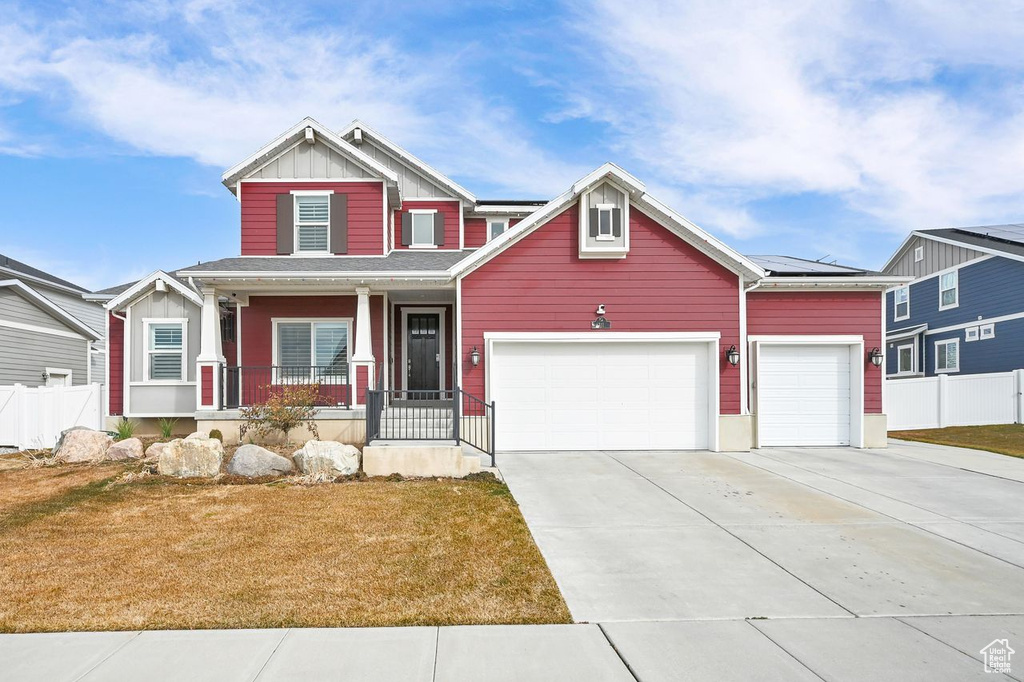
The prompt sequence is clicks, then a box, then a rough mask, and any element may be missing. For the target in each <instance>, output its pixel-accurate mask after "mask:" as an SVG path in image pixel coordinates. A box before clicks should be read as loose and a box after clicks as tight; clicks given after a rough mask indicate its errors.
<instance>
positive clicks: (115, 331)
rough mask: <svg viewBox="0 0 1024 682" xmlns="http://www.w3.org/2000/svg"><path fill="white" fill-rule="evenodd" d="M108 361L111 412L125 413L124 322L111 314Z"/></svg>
mask: <svg viewBox="0 0 1024 682" xmlns="http://www.w3.org/2000/svg"><path fill="white" fill-rule="evenodd" d="M107 362H108V363H109V367H110V384H109V385H108V386H107V391H108V392H109V396H110V414H113V415H119V414H123V413H124V322H122V321H121V319H120V318H118V317H114V315H113V314H110V335H109V338H107Z"/></svg>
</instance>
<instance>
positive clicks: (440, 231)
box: [434, 211, 444, 246]
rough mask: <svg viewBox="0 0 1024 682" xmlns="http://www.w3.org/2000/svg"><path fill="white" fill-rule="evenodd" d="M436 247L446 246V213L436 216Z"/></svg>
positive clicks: (439, 213)
mask: <svg viewBox="0 0 1024 682" xmlns="http://www.w3.org/2000/svg"><path fill="white" fill-rule="evenodd" d="M434 246H444V213H441V212H440V211H438V212H437V213H435V214H434Z"/></svg>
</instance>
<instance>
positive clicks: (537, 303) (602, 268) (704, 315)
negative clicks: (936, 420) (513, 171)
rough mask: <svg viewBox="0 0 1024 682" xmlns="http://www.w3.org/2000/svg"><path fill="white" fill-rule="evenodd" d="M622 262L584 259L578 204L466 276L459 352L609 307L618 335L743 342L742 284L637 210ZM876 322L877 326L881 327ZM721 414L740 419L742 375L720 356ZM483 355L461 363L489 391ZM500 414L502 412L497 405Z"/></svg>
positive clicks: (572, 323) (471, 386) (586, 327)
mask: <svg viewBox="0 0 1024 682" xmlns="http://www.w3.org/2000/svg"><path fill="white" fill-rule="evenodd" d="M629 223H630V225H629V226H630V250H629V254H628V255H627V256H626V258H624V259H621V260H619V259H609V260H603V259H587V260H584V259H580V258H579V209H578V205H573V206H571V207H570V208H568V209H566V210H565V211H563V212H562V213H560V214H559V215H557V216H555V217H554V218H552V219H551V220H550V221H549V222H548V223H546V224H544V225H542V226H541V227H540V228H538V229H537V230H536V231H535V232H533V233H532V234H531V235H529V236H528V237H525V238H524V239H522V241H520V242H519V243H517V244H515V245H514V246H512V247H510V248H508V249H507V250H506V251H504V252H503V253H501V254H499V255H498V256H495V257H494V258H493V259H492V260H490V261H488V262H487V263H485V264H484V265H483V266H481V267H480V268H479V269H478V270H476V271H474V272H472V273H470V274H469V275H467V276H466V277H465V278H464V279H463V280H462V352H463V354H464V355H465V354H468V353H469V352H470V349H472V348H473V346H477V347H478V348H480V351H481V353H483V352H484V348H485V345H484V333H485V332H578V333H586V334H595V335H600V334H601V333H602V331H601V330H592V329H591V326H590V325H591V322H592V321H593V320H594V317H595V315H594V311H595V309H596V308H597V306H598V304H601V303H603V304H604V305H605V308H606V310H607V314H606V317H607V318H608V320H609V321H610V322H611V324H612V327H611V331H615V332H701V331H705V332H708V331H717V332H720V333H721V335H722V337H721V341H720V344H721V347H722V348H728V347H729V346H730V345H732V344H737V345H739V278H738V276H737V275H736V274H735V273H733V272H731V271H729V270H728V269H727V268H725V267H724V266H722V265H721V264H719V263H718V262H716V261H715V260H713V259H712V258H710V257H708V256H706V255H704V254H703V253H701V252H700V251H698V250H697V249H695V248H694V247H692V246H690V245H689V244H687V243H686V242H684V241H683V240H682V239H680V238H679V237H677V236H676V235H675V234H673V233H671V232H669V231H668V230H667V229H666V228H664V227H662V226H661V225H659V224H658V223H657V222H656V221H654V220H653V219H652V218H650V217H649V216H647V215H645V214H644V213H643V212H641V211H640V210H639V209H637V208H636V207H635V206H633V207H631V209H630V221H629ZM876 326H877V325H876ZM714 361H715V362H716V363H717V364H718V366H719V378H720V382H719V384H720V391H721V393H720V410H721V413H722V414H737V413H738V412H739V405H740V383H739V371H738V370H737V368H735V367H733V366H731V365H729V364H728V362H727V361H726V360H725V359H724V357H723V356H722V354H721V353H720V354H719V357H718V358H717V359H715V360H714ZM485 364H486V358H482V359H481V361H480V365H479V366H478V367H472V366H471V365H470V364H469V362H468V361H466V360H465V358H463V362H462V368H463V369H462V372H463V377H462V385H463V387H464V388H465V389H466V390H467V391H468V392H470V393H472V394H474V395H477V396H480V397H483V396H484V393H485V390H484V389H485V387H484V377H485V375H486V367H485ZM498 409H499V410H500V409H501V408H500V407H499V408H498Z"/></svg>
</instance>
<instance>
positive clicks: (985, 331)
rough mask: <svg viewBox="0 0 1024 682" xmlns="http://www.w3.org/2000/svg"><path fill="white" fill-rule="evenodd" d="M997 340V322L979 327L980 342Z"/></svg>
mask: <svg viewBox="0 0 1024 682" xmlns="http://www.w3.org/2000/svg"><path fill="white" fill-rule="evenodd" d="M994 338H996V324H995V322H987V323H985V324H983V325H979V327H978V340H979V341H987V340H988V339H994Z"/></svg>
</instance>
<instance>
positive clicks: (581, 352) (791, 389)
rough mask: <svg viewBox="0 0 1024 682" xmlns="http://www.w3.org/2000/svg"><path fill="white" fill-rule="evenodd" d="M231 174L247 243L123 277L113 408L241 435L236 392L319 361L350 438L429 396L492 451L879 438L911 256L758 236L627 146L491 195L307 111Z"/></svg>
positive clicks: (322, 388) (440, 423) (118, 293)
mask: <svg viewBox="0 0 1024 682" xmlns="http://www.w3.org/2000/svg"><path fill="white" fill-rule="evenodd" d="M223 182H224V184H225V186H226V187H227V188H228V189H229V190H230V191H231V192H232V193H233V194H234V195H235V196H236V197H237V198H238V201H239V202H240V204H241V255H240V256H238V257H235V258H226V259H222V260H217V261H212V262H207V263H202V264H200V265H196V266H193V267H189V268H185V269H183V270H178V271H176V272H157V273H154V274H153V275H151V276H150V277H148V278H146V279H144V280H142V281H140V282H137V283H134V284H133V285H130V286H125V287H119V288H115V289H112V290H108V294H109V295H110V296H111V298H110V300H109V301H108V303H107V308H108V311H109V330H108V331H109V338H110V346H111V350H110V354H109V355H110V358H111V363H110V367H109V370H108V371H109V378H110V384H109V385H110V386H111V390H110V400H109V413H110V415H126V416H129V417H132V418H135V419H140V420H144V419H150V418H155V417H161V416H177V417H182V418H189V419H195V420H196V421H197V423H198V424H199V426H200V428H213V427H218V428H221V430H222V431H223V433H224V434H225V436H226V437H227V438H232V436H233V434H234V435H237V428H235V427H236V425H237V420H238V417H239V415H238V409H239V408H240V407H242V406H245V405H247V404H251V403H252V402H254V401H258V400H260V399H262V398H264V397H266V395H267V393H268V392H269V391H273V390H275V387H277V386H282V385H285V384H290V383H310V384H314V385H315V386H316V387H317V388H316V390H317V391H319V395H320V400H319V404H320V405H321V410H320V412H319V417H320V423H321V426H320V431H321V435H322V437H325V438H335V439H339V440H347V441H351V442H362V441H363V440H364V439H366V437H367V430H366V429H367V425H368V424H369V428H370V429H371V433H370V434H369V435H370V438H371V439H372V438H374V437H400V436H401V435H402V434H401V433H400V432H395V431H394V429H400V428H401V425H400V424H398V425H396V424H392V425H391V427H390V428H391V429H392V432H391V433H389V434H385V433H382V432H381V431H380V428H379V423H378V422H379V420H380V418H381V415H382V414H385V420H386V417H387V415H390V416H392V417H396V415H397V417H396V418H405V417H409V415H411V414H413V413H416V411H417V410H418V411H419V412H418V413H417V414H418V415H419V417H417V418H419V419H421V420H422V419H423V418H424V417H423V415H424V414H427V415H428V416H427V417H426V419H427V421H428V422H429V424H430V425H431V427H437V428H438V429H440V430H442V431H445V433H446V435H447V436H452V433H451V429H452V428H453V423H454V424H455V425H456V426H455V427H454V428H457V429H461V431H462V435H463V437H464V438H466V435H465V434H466V433H468V432H469V431H470V430H475V431H474V433H486V434H487V435H486V437H485V439H484V440H485V441H486V442H485V443H483V446H484V447H485V448H487V447H490V446H491V445H493V446H494V447H496V448H497V449H499V450H590V449H602V450H615V449H673V450H675V449H709V450H747V449H749V448H751V447H758V446H787V445H820V446H826V445H852V446H855V447H883V446H884V445H885V437H886V420H885V409H884V405H883V404H882V381H883V372H882V371H881V370H880V368H879V366H878V365H879V364H880V363H881V360H882V357H881V352H880V351H879V348H881V347H882V345H883V344H882V333H883V310H884V298H883V297H884V291H885V288H886V287H887V286H892V285H893V284H894V283H896V279H898V278H893V277H886V276H881V275H879V274H877V273H871V272H867V271H864V270H859V269H856V268H849V267H843V266H839V265H829V264H823V263H818V262H814V261H805V260H800V259H796V258H788V257H780V256H762V257H758V256H751V257H747V256H742V255H740V254H739V253H737V252H735V251H734V250H733V249H731V248H730V247H728V246H727V245H725V244H723V243H722V242H720V241H718V240H717V239H715V238H714V237H712V236H711V235H710V234H708V233H706V232H704V231H703V230H701V229H700V228H699V227H697V226H696V225H694V224H693V223H691V222H689V221H688V220H686V219H685V218H684V217H682V216H681V215H679V214H678V213H676V212H675V211H674V210H672V209H671V208H669V207H668V206H665V205H664V204H662V203H661V202H659V201H658V200H657V199H655V198H654V197H652V196H651V195H650V194H648V193H647V190H646V188H645V187H644V184H643V183H642V182H641V181H640V180H638V179H637V178H635V177H633V176H631V175H630V174H628V173H626V172H625V171H623V170H622V169H620V168H619V167H617V166H615V165H613V164H606V165H604V166H602V167H600V168H598V169H597V170H595V171H594V172H592V173H590V174H589V175H587V176H586V177H584V178H581V179H580V180H578V181H577V182H576V183H574V184H573V185H572V186H571V187H569V188H568V189H566V191H565V192H563V193H562V194H561V195H559V196H558V197H556V198H555V199H553V200H551V201H548V202H534V201H485V200H481V199H477V198H476V197H475V196H474V195H473V194H471V193H470V192H469V191H468V190H466V189H464V188H463V187H460V186H459V185H458V184H456V183H455V182H453V181H452V180H450V179H449V178H447V177H445V176H444V175H442V174H441V173H439V172H438V171H436V170H434V169H432V168H431V167H430V166H428V165H427V164H425V163H423V162H422V161H420V160H418V159H417V158H416V157H414V156H412V155H411V154H410V153H409V152H407V151H405V150H404V149H402V148H401V147H399V146H397V145H396V144H394V143H392V142H391V141H389V140H387V139H386V138H384V137H383V136H381V135H380V134H378V133H377V132H375V131H373V130H371V129H370V128H368V127H367V126H365V125H364V124H362V123H360V122H354V123H352V124H351V125H349V126H348V127H347V128H345V129H344V130H342V131H340V132H338V133H335V132H332V131H331V130H329V129H327V128H325V127H324V126H322V125H320V124H319V123H317V122H316V121H314V120H312V119H309V118H307V119H304V120H303V121H301V122H300V123H299V124H298V125H296V126H295V127H293V128H292V129H291V130H289V131H287V132H286V133H285V134H284V135H282V136H281V137H279V138H277V139H276V140H274V141H273V142H271V143H270V144H268V145H267V146H265V147H264V148H262V149H260V150H259V151H258V152H256V153H255V154H253V155H252V156H251V157H249V158H248V159H246V160H244V161H242V162H241V163H239V164H238V165H237V166H235V167H234V168H231V169H230V170H228V171H227V172H226V173H225V174H224V178H223ZM370 389H379V390H372V392H370V393H368V390H370ZM456 389H458V396H459V398H458V402H459V403H460V407H454V408H451V407H450V404H451V403H450V401H451V400H452V396H453V395H454V393H453V391H455V390H456ZM382 396H383V397H382ZM381 401H385V402H386V405H384V404H382V403H381ZM368 402H369V403H370V409H369V410H367V403H368ZM491 404H493V406H491ZM452 409H455V410H458V411H459V413H458V414H454V417H453V412H452V411H451V410H452ZM403 410H405V411H406V412H407V414H405V415H404V417H403V414H402V411H403ZM388 411H390V412H388ZM431 411H433V412H431ZM420 428H422V424H421V427H420ZM492 429H493V438H494V440H493V444H492V442H491V440H490V438H491V436H490V434H491V430H492ZM414 435H416V436H417V437H418V436H419V435H422V434H420V433H416V434H414ZM455 435H456V436H457V435H458V434H455ZM474 438H477V439H478V440H479V436H474ZM470 440H471V442H472V439H470ZM473 444H479V443H477V442H474V443H473Z"/></svg>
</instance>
